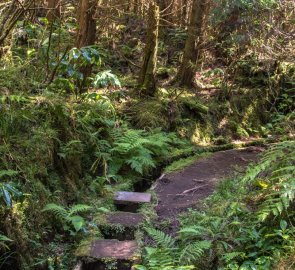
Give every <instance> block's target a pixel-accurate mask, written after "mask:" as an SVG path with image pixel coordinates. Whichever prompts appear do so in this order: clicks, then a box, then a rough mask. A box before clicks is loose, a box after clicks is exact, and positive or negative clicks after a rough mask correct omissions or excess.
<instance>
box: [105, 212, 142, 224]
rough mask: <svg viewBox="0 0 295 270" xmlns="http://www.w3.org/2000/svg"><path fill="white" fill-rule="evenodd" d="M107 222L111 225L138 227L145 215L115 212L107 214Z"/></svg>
mask: <svg viewBox="0 0 295 270" xmlns="http://www.w3.org/2000/svg"><path fill="white" fill-rule="evenodd" d="M106 219H107V223H108V224H111V225H122V226H124V227H128V228H134V227H137V226H138V225H139V224H140V223H142V222H143V220H144V216H143V215H142V214H138V213H128V212H113V213H108V214H107V216H106Z"/></svg>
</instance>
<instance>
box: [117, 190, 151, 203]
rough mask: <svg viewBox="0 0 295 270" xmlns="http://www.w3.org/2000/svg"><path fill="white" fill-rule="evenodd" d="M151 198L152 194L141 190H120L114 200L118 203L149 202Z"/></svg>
mask: <svg viewBox="0 0 295 270" xmlns="http://www.w3.org/2000/svg"><path fill="white" fill-rule="evenodd" d="M151 199H152V195H151V194H149V193H140V192H127V191H118V192H116V194H115V196H114V201H115V203H118V204H130V203H149V202H150V201H151Z"/></svg>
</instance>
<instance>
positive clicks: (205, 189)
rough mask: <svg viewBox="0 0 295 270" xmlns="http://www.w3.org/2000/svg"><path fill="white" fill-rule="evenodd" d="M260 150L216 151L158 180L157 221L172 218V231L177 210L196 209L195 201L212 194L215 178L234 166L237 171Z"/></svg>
mask: <svg viewBox="0 0 295 270" xmlns="http://www.w3.org/2000/svg"><path fill="white" fill-rule="evenodd" d="M262 151H263V148H260V147H249V148H246V149H241V150H236V149H235V150H228V151H221V152H217V153H214V154H213V155H212V156H210V157H208V158H204V159H201V160H199V161H197V162H196V163H194V164H193V165H191V166H189V167H187V168H185V169H183V170H182V171H180V172H176V173H172V174H169V175H166V176H164V177H163V178H161V179H159V180H158V181H157V183H156V185H155V188H154V189H155V192H156V194H157V196H158V200H159V201H158V205H157V206H156V212H157V214H158V217H159V221H162V220H164V219H167V218H169V219H170V220H171V221H172V222H171V228H170V229H169V230H170V233H174V232H175V230H176V229H177V226H178V224H177V220H176V217H177V215H178V214H179V213H180V212H184V211H186V210H187V209H188V208H197V207H198V204H197V203H198V201H199V200H201V199H204V198H206V197H208V196H209V195H210V194H212V192H213V191H214V187H215V186H216V183H217V182H218V181H220V180H222V179H223V178H224V177H228V176H230V175H232V174H234V172H235V171H236V169H235V168H237V167H238V168H239V170H240V169H241V168H245V167H246V166H247V165H248V164H249V163H251V162H253V161H255V160H257V158H258V154H259V153H260V152H262Z"/></svg>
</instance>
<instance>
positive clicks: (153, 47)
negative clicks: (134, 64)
mask: <svg viewBox="0 0 295 270" xmlns="http://www.w3.org/2000/svg"><path fill="white" fill-rule="evenodd" d="M159 19H160V12H159V7H158V6H157V5H156V4H152V5H151V6H150V8H149V15H148V32H147V41H146V47H145V52H144V61H143V66H142V69H141V72H140V75H139V85H140V86H141V87H142V88H143V93H144V94H145V95H148V96H155V94H156V79H155V76H156V68H157V53H158V35H159Z"/></svg>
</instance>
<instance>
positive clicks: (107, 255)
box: [84, 239, 139, 260]
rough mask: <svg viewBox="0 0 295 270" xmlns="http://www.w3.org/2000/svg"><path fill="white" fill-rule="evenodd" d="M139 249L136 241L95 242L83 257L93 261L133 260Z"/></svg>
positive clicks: (113, 240)
mask: <svg viewBox="0 0 295 270" xmlns="http://www.w3.org/2000/svg"><path fill="white" fill-rule="evenodd" d="M138 254H139V248H138V245H137V243H136V241H118V240H115V239H112V240H96V241H94V242H92V244H91V246H90V250H89V252H88V254H87V255H86V254H85V255H86V256H84V257H90V258H94V259H98V260H101V259H116V260H134V259H135V258H137V257H138Z"/></svg>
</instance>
